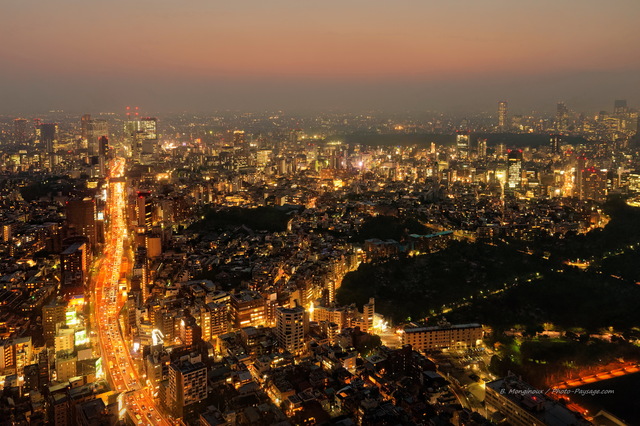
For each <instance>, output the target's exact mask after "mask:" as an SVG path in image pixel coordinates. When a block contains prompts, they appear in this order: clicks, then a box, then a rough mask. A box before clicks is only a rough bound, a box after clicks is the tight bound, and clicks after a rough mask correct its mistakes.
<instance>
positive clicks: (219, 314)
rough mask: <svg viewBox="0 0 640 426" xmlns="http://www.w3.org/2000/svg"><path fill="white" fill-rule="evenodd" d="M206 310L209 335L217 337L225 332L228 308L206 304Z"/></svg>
mask: <svg viewBox="0 0 640 426" xmlns="http://www.w3.org/2000/svg"><path fill="white" fill-rule="evenodd" d="M206 310H207V311H208V312H209V331H210V333H209V335H210V336H211V337H215V336H218V335H220V334H224V333H226V332H227V325H228V324H229V320H228V308H227V305H225V304H221V303H213V302H212V303H207V305H206Z"/></svg>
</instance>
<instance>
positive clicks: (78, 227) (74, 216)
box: [66, 197, 97, 250]
mask: <svg viewBox="0 0 640 426" xmlns="http://www.w3.org/2000/svg"><path fill="white" fill-rule="evenodd" d="M66 213H67V225H68V226H69V228H72V229H73V230H74V231H75V234H76V235H82V236H85V237H87V238H88V239H89V244H90V245H91V250H95V249H96V243H97V231H96V203H95V201H94V200H93V199H92V198H90V197H85V198H83V199H82V200H79V199H76V200H69V201H67V205H66Z"/></svg>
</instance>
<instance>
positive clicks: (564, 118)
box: [556, 102, 569, 132]
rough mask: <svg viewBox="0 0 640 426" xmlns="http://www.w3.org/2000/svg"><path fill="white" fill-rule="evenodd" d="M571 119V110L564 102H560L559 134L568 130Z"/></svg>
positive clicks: (557, 112)
mask: <svg viewBox="0 0 640 426" xmlns="http://www.w3.org/2000/svg"><path fill="white" fill-rule="evenodd" d="M568 119H569V109H568V108H567V106H566V105H565V104H564V102H558V105H557V106H556V130H558V131H559V132H562V131H565V130H567V126H568Z"/></svg>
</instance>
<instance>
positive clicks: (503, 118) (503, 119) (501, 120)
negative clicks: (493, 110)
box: [498, 101, 509, 132]
mask: <svg viewBox="0 0 640 426" xmlns="http://www.w3.org/2000/svg"><path fill="white" fill-rule="evenodd" d="M507 119H508V117H507V101H500V102H498V128H499V129H500V131H501V132H504V131H505V130H508V128H509V125H508V124H507Z"/></svg>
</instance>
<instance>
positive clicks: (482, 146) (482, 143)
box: [478, 139, 487, 159]
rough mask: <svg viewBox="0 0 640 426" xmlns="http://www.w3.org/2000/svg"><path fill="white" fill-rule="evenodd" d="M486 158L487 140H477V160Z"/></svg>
mask: <svg viewBox="0 0 640 426" xmlns="http://www.w3.org/2000/svg"><path fill="white" fill-rule="evenodd" d="M486 157H487V140H486V139H478V158H480V159H483V158H486Z"/></svg>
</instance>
